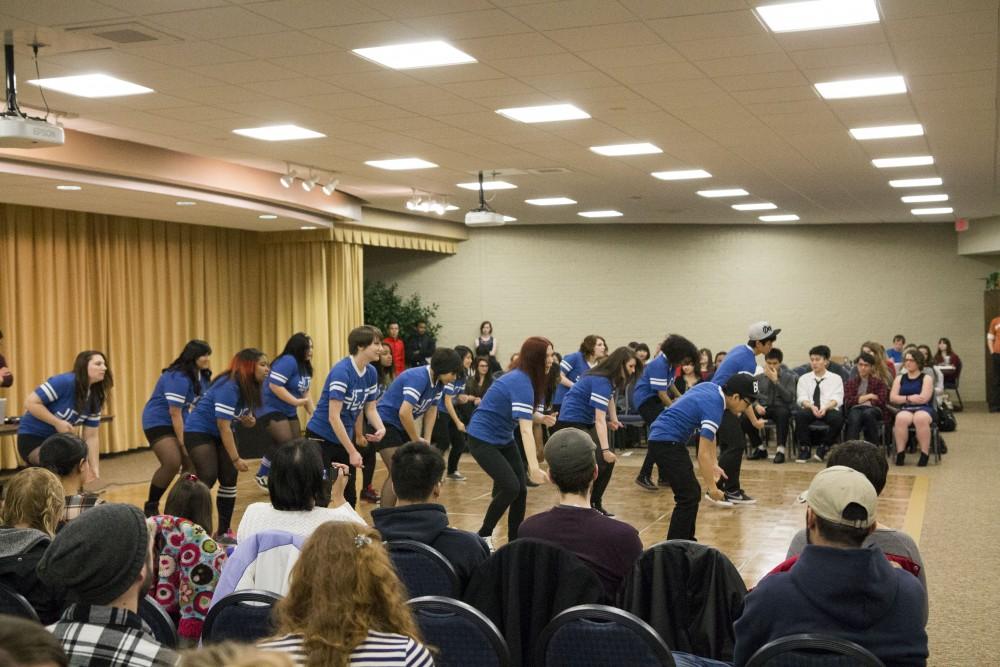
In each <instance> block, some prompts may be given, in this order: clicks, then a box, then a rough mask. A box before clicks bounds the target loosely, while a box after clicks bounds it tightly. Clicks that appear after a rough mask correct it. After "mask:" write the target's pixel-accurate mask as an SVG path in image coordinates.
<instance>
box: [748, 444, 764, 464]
mask: <svg viewBox="0 0 1000 667" xmlns="http://www.w3.org/2000/svg"><path fill="white" fill-rule="evenodd" d="M747 458H748V459H749V460H751V461H760V460H761V459H766V458H767V450H766V449H763V448H761V447H758V448H757V449H755V450H753V452H751V453H750V455H749V456H747Z"/></svg>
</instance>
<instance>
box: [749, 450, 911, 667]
mask: <svg viewBox="0 0 1000 667" xmlns="http://www.w3.org/2000/svg"><path fill="white" fill-rule="evenodd" d="M799 500H800V502H805V503H807V505H808V508H807V509H806V530H807V538H808V545H807V546H806V548H805V549H804V550H803V551H802V554H801V555H800V556H799V559H798V561H796V563H795V565H793V566H792V568H791V569H790V570H788V571H787V572H778V573H774V574H770V575H768V576H766V577H764V579H762V580H761V581H760V583H759V584H757V587H756V588H755V589H754V590H753V591H752V592H751V593H750V594H749V595H747V597H746V599H745V600H744V603H743V605H744V606H743V614H742V615H741V616H740V618H739V619H738V620H737V621H736V624H735V626H734V628H735V632H736V648H735V651H734V656H733V657H734V664H736V665H743V664H746V662H747V660H748V659H749V658H750V656H752V655H753V654H754V652H755V651H757V649H759V648H760V647H761V646H764V645H765V644H767V643H768V642H771V641H773V640H775V639H778V638H780V637H785V636H788V635H795V634H801V633H821V634H824V635H832V636H834V637H838V638H841V639H846V640H848V641H852V642H854V643H856V644H860V645H861V646H863V647H865V648H867V649H868V650H869V651H871V652H872V653H874V654H875V655H876V656H877V657H878V658H879V659H880V660H882V662H884V663H885V664H887V665H925V664H926V662H927V655H928V653H927V633H926V631H925V629H924V626H925V624H926V618H925V615H924V612H923V609H924V602H925V598H924V596H925V591H924V587H923V586H922V585H921V584H920V581H919V580H918V579H917V578H916V577H914V576H913V575H912V574H910V573H909V572H906V571H905V570H902V569H899V568H896V567H893V565H892V564H891V563H890V562H889V561H888V560H887V559H886V557H885V554H884V553H883V552H882V550H881V549H880V548H879V547H877V546H875V545H872V546H869V547H865V548H862V544H863V543H864V541H865V538H867V537H868V535H869V534H870V533H871V532H872V531H873V530H874V529H875V523H876V522H875V509H876V505H877V502H878V501H877V495H876V493H875V487H874V486H872V484H871V482H869V481H868V478H867V477H865V476H864V475H863V474H861V473H860V472H858V471H857V470H853V469H851V468H848V467H847V466H831V467H829V468H826V469H824V470H821V471H820V472H819V473H818V474H817V475H816V477H814V478H813V481H812V483H811V484H810V485H809V490H808V491H806V492H805V493H804V494H802V496H801V497H800V498H799Z"/></svg>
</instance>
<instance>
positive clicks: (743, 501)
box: [726, 489, 757, 505]
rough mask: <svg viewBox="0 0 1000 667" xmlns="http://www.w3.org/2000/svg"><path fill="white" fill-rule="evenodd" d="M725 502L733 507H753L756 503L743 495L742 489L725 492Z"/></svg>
mask: <svg viewBox="0 0 1000 667" xmlns="http://www.w3.org/2000/svg"><path fill="white" fill-rule="evenodd" d="M726 500H728V501H729V502H731V503H733V504H734V505H753V504H754V503H756V502H757V501H756V500H755V499H754V498H751V497H750V496H748V495H747V494H746V493H744V492H743V489H740V490H739V491H726Z"/></svg>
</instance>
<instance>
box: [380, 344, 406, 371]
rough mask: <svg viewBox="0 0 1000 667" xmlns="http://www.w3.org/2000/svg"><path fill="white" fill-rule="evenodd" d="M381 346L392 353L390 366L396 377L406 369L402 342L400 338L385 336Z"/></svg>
mask: <svg viewBox="0 0 1000 667" xmlns="http://www.w3.org/2000/svg"><path fill="white" fill-rule="evenodd" d="M382 344H383V345H388V346H389V350H390V351H391V352H392V365H393V366H394V367H395V369H396V375H399V374H400V373H402V372H403V370H405V369H406V358H405V356H404V354H405V352H404V348H403V340H402V339H401V338H392V337H388V336H387V337H385V338H383V339H382Z"/></svg>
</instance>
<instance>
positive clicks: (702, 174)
mask: <svg viewBox="0 0 1000 667" xmlns="http://www.w3.org/2000/svg"><path fill="white" fill-rule="evenodd" d="M650 176H652V177H653V178H658V179H660V180H661V181H688V180H691V179H695V178H712V175H711V174H710V173H708V172H707V171H705V170H704V169H678V170H675V171H654V172H653V173H652V174H650Z"/></svg>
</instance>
